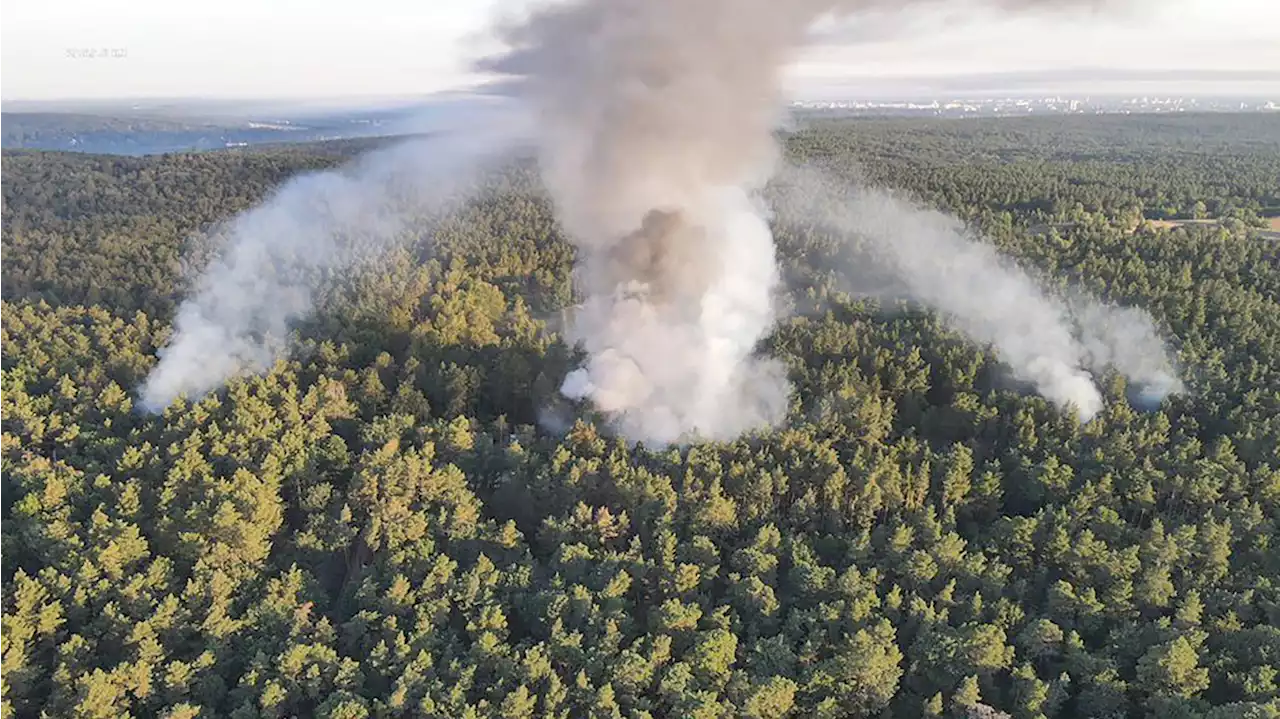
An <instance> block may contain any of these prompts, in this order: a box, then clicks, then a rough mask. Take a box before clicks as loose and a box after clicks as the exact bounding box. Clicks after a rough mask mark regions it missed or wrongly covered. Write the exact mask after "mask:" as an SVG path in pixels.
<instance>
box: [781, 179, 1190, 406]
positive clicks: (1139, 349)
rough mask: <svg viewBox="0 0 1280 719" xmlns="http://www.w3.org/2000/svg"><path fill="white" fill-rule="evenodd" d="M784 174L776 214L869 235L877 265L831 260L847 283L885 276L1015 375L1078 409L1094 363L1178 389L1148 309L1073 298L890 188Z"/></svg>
mask: <svg viewBox="0 0 1280 719" xmlns="http://www.w3.org/2000/svg"><path fill="white" fill-rule="evenodd" d="M780 179H781V182H780V183H779V184H780V185H782V186H783V187H782V189H781V190H780V191H779V192H778V193H777V194H778V198H779V199H778V200H777V203H776V204H777V212H778V214H779V217H780V218H781V219H783V220H792V221H799V222H804V223H807V224H809V225H811V226H817V227H819V228H821V229H823V230H825V231H828V232H831V233H834V234H835V235H836V236H839V237H845V238H849V239H852V238H857V239H858V240H860V241H862V242H863V243H865V244H866V245H867V247H868V250H869V252H870V253H871V254H872V255H873V257H874V259H875V261H874V267H863V268H851V267H844V268H836V269H837V271H842V274H844V275H845V276H846V277H848V278H853V277H857V278H858V280H855V281H851V282H850V283H849V285H848V289H851V290H855V291H857V290H859V289H861V287H860V283H866V282H868V280H873V279H875V278H880V279H888V280H890V281H891V282H892V283H893V284H894V285H895V286H897V287H901V288H902V289H901V296H903V297H904V298H906V299H910V300H913V301H915V302H919V303H920V304H923V305H926V306H928V307H930V308H932V309H934V310H936V311H937V312H938V313H939V315H940V316H941V317H942V318H943V319H944V320H945V321H946V322H947V324H948V325H950V326H951V327H953V328H954V329H956V330H957V331H959V332H961V333H963V334H964V335H966V336H968V337H969V338H971V339H972V340H974V341H976V342H979V343H982V344H990V345H991V346H993V347H994V348H995V349H996V351H997V356H998V357H999V358H1000V359H1001V360H1002V361H1003V362H1004V363H1005V364H1006V365H1008V366H1009V368H1010V369H1011V370H1012V371H1013V373H1014V375H1015V376H1016V377H1017V378H1018V379H1020V380H1022V381H1024V382H1028V383H1030V384H1032V385H1033V386H1034V387H1035V388H1036V391H1038V392H1039V393H1040V394H1041V395H1043V396H1044V397H1045V398H1046V399H1048V400H1049V401H1050V402H1053V403H1054V404H1055V405H1058V406H1059V407H1061V408H1062V409H1064V410H1068V411H1073V412H1075V414H1076V416H1077V417H1078V418H1079V419H1080V420H1081V421H1088V420H1090V419H1092V418H1093V417H1094V416H1095V415H1096V414H1097V413H1098V412H1099V411H1101V410H1102V407H1103V398H1102V394H1101V392H1099V390H1098V388H1097V387H1096V386H1095V384H1094V381H1093V376H1092V372H1102V371H1105V370H1106V369H1108V368H1113V369H1115V370H1116V371H1118V372H1120V373H1121V374H1123V375H1125V376H1126V377H1128V378H1129V379H1130V380H1131V381H1132V382H1134V383H1136V384H1137V385H1138V386H1139V387H1141V388H1142V392H1143V395H1142V396H1143V398H1144V400H1145V403H1146V404H1148V405H1150V404H1158V403H1159V402H1160V401H1162V400H1163V399H1164V397H1165V396H1167V395H1169V394H1172V393H1176V392H1180V391H1181V390H1182V384H1181V382H1180V381H1179V380H1178V379H1177V375H1176V373H1175V370H1174V368H1173V362H1172V360H1171V359H1170V357H1169V355H1168V351H1167V350H1166V348H1165V344H1164V342H1163V340H1161V339H1160V337H1159V334H1158V332H1157V330H1156V328H1155V325H1154V323H1153V322H1152V320H1151V318H1150V316H1149V315H1147V313H1145V312H1143V311H1141V310H1138V309H1134V308H1120V307H1112V306H1109V305H1106V304H1103V303H1101V302H1099V301H1097V300H1095V299H1093V298H1091V297H1088V296H1086V295H1084V294H1081V293H1077V294H1076V295H1075V296H1074V297H1073V298H1072V299H1071V301H1066V300H1062V299H1059V298H1056V297H1054V296H1052V295H1051V294H1049V293H1048V292H1047V291H1046V290H1044V289H1043V288H1041V287H1040V286H1039V284H1038V283H1037V282H1036V280H1035V279H1034V278H1033V277H1032V276H1031V275H1030V274H1028V273H1027V272H1026V271H1025V270H1023V269H1022V268H1020V267H1019V266H1018V265H1017V264H1016V263H1014V262H1013V261H1012V260H1010V259H1008V258H1006V257H1002V256H1001V255H1000V254H999V253H998V252H997V251H996V249H995V248H994V247H993V246H992V245H990V244H986V243H984V242H982V241H980V240H979V239H978V238H977V237H975V236H973V235H972V234H971V233H970V232H969V231H968V230H967V229H966V228H965V226H964V225H963V224H962V223H961V222H960V221H959V220H958V219H956V218H954V217H951V216H948V215H945V214H943V213H941V212H937V211H935V210H929V209H926V208H923V207H920V206H917V205H915V204H913V203H912V202H910V201H909V200H906V199H904V198H902V197H900V196H897V195H895V194H894V193H891V192H887V191H885V190H880V189H875V188H868V187H848V186H845V185H843V184H842V183H841V182H839V181H836V180H834V179H833V178H831V177H829V176H825V175H823V174H822V173H821V172H820V171H818V170H816V169H813V168H798V167H790V168H787V169H786V170H785V171H784V172H783V173H782V175H781V178H780Z"/></svg>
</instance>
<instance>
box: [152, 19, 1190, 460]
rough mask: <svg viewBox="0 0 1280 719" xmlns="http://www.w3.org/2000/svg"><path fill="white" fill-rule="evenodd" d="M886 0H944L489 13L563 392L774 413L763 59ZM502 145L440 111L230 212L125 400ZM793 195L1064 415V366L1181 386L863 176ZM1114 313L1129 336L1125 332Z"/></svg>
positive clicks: (1103, 311)
mask: <svg viewBox="0 0 1280 719" xmlns="http://www.w3.org/2000/svg"><path fill="white" fill-rule="evenodd" d="M904 4H906V5H919V6H931V5H940V4H946V3H944V2H943V0H918V1H917V2H915V3H901V2H890V1H889V0H844V1H843V2H842V1H840V0H789V1H779V0H574V1H571V2H558V3H556V4H554V5H549V6H547V7H544V8H542V9H540V10H538V11H536V12H534V13H533V14H531V15H530V16H529V17H527V18H526V19H525V20H524V21H522V22H520V23H518V24H516V25H513V26H510V27H507V28H505V31H504V33H503V34H504V40H506V42H507V45H508V47H509V48H510V49H509V50H508V51H506V52H505V53H503V54H501V55H500V56H498V57H494V58H491V59H489V60H486V61H484V62H482V63H480V65H479V67H480V69H482V70H485V71H490V72H495V73H497V74H500V75H503V76H506V78H507V80H508V87H509V89H510V90H511V91H512V93H513V94H514V95H516V96H517V97H518V98H520V99H522V100H523V101H524V103H525V106H526V108H527V109H528V110H529V111H531V113H532V120H533V134H534V138H535V140H536V144H537V146H538V149H539V164H540V168H541V172H542V175H543V180H544V184H545V185H546V187H547V189H548V190H549V192H550V193H551V196H552V198H553V200H554V202H555V207H556V213H557V219H558V220H559V223H560V225H561V227H562V228H563V230H564V231H565V233H566V235H567V236H568V237H569V239H570V240H571V241H572V242H573V243H574V245H575V246H576V247H577V250H578V260H577V266H576V269H575V278H576V284H577V285H578V288H579V290H580V291H581V292H582V294H583V295H584V296H585V301H584V302H583V304H582V306H581V307H579V308H578V310H577V312H575V315H574V317H575V321H574V322H573V323H572V326H571V328H570V329H569V332H568V336H569V339H570V340H572V341H574V342H577V343H580V344H581V345H582V346H583V347H584V348H585V350H586V353H587V359H586V361H585V363H584V364H583V366H581V367H580V368H578V369H576V370H574V371H573V372H571V373H570V374H569V375H568V376H567V377H566V378H565V380H564V383H563V385H562V387H561V392H562V394H564V395H566V396H568V397H570V398H573V399H578V400H584V401H589V402H591V403H592V404H593V405H594V406H595V407H596V408H597V409H598V410H600V411H602V412H604V413H605V414H606V415H607V416H608V417H609V418H610V421H611V422H613V424H614V425H615V427H616V429H617V430H619V431H620V432H621V433H622V434H624V435H625V436H627V437H628V438H630V439H632V440H639V441H645V442H648V443H651V444H668V443H673V442H681V441H686V440H693V439H697V438H703V439H724V440H727V439H732V438H735V437H738V436H740V435H742V434H743V433H746V432H750V431H753V430H757V429H764V428H768V427H770V426H772V425H775V424H777V423H779V422H780V421H782V420H783V419H784V417H785V415H786V413H787V410H788V406H789V394H790V387H789V385H788V382H787V380H786V375H785V372H784V371H783V368H782V366H781V364H780V363H778V362H776V361H773V360H770V359H767V358H762V357H760V356H758V354H757V344H758V343H759V342H760V340H761V339H762V338H764V337H765V336H766V335H767V334H768V333H769V332H770V331H771V330H772V328H773V327H774V326H775V325H776V323H777V321H778V319H779V318H778V314H779V310H778V309H777V307H776V306H775V298H776V296H777V295H778V293H779V292H780V290H781V288H780V274H779V269H778V264H777V262H776V259H775V256H774V252H775V250H774V243H773V238H772V235H771V232H770V228H769V220H770V211H769V210H768V209H767V208H766V206H765V203H764V202H763V201H762V191H763V188H764V186H765V185H766V183H767V182H768V181H769V179H770V178H771V177H772V176H773V175H774V174H775V169H776V165H777V162H778V159H779V155H780V153H779V147H778V145H777V143H776V142H775V139H774V129H775V128H776V127H778V125H779V124H780V122H781V121H782V119H783V113H782V109H783V103H782V102H781V78H782V72H783V69H784V68H785V67H786V66H787V65H788V63H789V62H790V61H791V60H793V59H794V58H795V53H796V52H797V51H798V49H799V48H801V46H802V45H803V44H804V42H805V40H806V37H807V35H808V33H809V31H810V28H811V27H812V26H813V24H814V23H815V21H817V20H819V19H824V18H830V17H833V16H838V15H840V14H841V13H846V12H857V11H865V10H869V9H874V10H877V11H881V12H885V11H894V10H896V9H898V8H899V7H901V6H902V5H904ZM985 4H987V5H991V6H994V7H996V8H998V9H1037V8H1042V9H1051V8H1058V7H1062V6H1064V5H1069V4H1071V3H1063V2H1051V1H1050V0H1038V1H1033V0H1021V1H1019V0H991V1H989V2H987V3H985ZM1076 4H1084V5H1092V4H1095V3H1094V2H1090V0H1080V2H1078V3H1076ZM950 6H952V7H954V6H956V3H950ZM505 146H506V143H505V141H504V142H495V139H494V137H492V136H486V135H477V134H463V135H453V136H452V137H450V138H446V139H445V140H443V141H436V142H431V143H429V144H427V145H424V146H422V147H419V148H417V151H410V150H407V149H406V148H400V149H397V150H393V151H391V152H389V153H384V154H382V155H379V156H376V157H373V158H370V159H366V160H365V161H364V162H363V163H362V164H361V165H360V166H358V167H357V168H355V169H354V170H351V171H348V172H346V173H344V174H333V173H328V174H321V175H313V176H309V177H304V178H301V179H299V180H296V181H294V182H292V183H290V184H289V185H287V186H286V187H285V188H284V189H283V190H282V191H280V192H279V193H278V194H277V195H276V196H275V197H273V198H272V199H271V200H270V201H268V202H267V203H266V204H264V205H263V206H261V207H259V208H257V209H255V210H253V211H252V212H250V213H247V214H246V215H243V216H241V217H239V218H237V219H236V220H235V221H234V222H233V223H232V225H231V228H230V235H231V239H230V241H229V243H228V245H227V250H226V252H225V254H224V255H223V256H222V257H221V258H220V259H219V260H217V261H216V262H215V263H213V265H212V266H211V267H210V268H209V269H208V270H207V271H206V273H205V274H204V276H203V277H202V278H201V280H200V281H199V284H198V287H197V290H196V293H195V295H194V296H193V297H192V298H191V299H189V300H188V301H187V302H186V303H184V305H183V306H182V308H181V309H180V311H179V315H178V318H177V321H176V327H175V335H174V337H173V339H172V341H171V342H170V344H169V346H168V347H166V348H165V350H164V351H163V353H162V357H161V361H160V364H159V365H158V366H157V368H156V370H155V371H154V372H153V373H152V375H151V376H150V377H149V378H148V380H147V383H146V385H145V386H144V387H143V390H142V395H143V405H144V406H145V407H148V408H150V409H152V410H158V409H160V408H162V407H164V406H166V405H167V404H168V403H170V402H171V401H172V400H173V399H174V398H176V397H177V396H179V395H183V394H186V395H189V396H198V395H200V394H203V393H204V392H207V391H209V390H211V389H213V388H215V387H217V386H218V385H219V384H221V383H222V382H224V381H225V380H226V379H227V378H229V377H231V376H233V375H235V374H237V373H241V372H261V371H264V370H265V369H267V368H268V367H269V366H270V364H271V363H273V362H274V361H275V360H276V359H278V358H279V357H280V355H281V353H282V351H283V349H284V347H285V345H284V338H285V336H286V335H287V333H288V331H289V330H290V328H291V327H292V326H293V324H294V323H296V322H297V321H298V320H299V319H300V318H302V317H305V316H306V315H307V314H308V313H310V312H311V311H312V305H313V302H312V294H313V292H314V290H315V288H316V287H317V282H318V281H319V280H318V279H317V278H318V277H323V276H324V275H325V274H326V273H332V272H336V271H342V270H344V269H345V268H347V267H349V266H350V265H351V263H352V262H353V261H354V259H353V258H355V257H357V256H359V255H360V253H362V252H369V251H376V250H377V248H379V247H384V246H386V245H388V244H389V243H394V242H396V241H397V238H398V237H399V236H400V235H402V234H403V229H404V218H405V217H406V211H405V209H404V205H405V204H406V203H407V204H408V205H410V206H414V207H418V208H422V207H428V208H433V207H437V206H439V205H440V197H441V187H451V186H453V185H454V183H455V180H456V177H457V175H458V174H466V173H467V172H468V171H469V170H471V169H473V168H475V167H476V166H477V164H478V161H479V159H480V158H482V157H485V156H489V155H492V154H495V152H496V150H495V147H505ZM446 194H447V193H446ZM805 202H807V203H808V204H809V205H812V206H810V207H808V210H807V211H811V212H813V213H815V216H816V217H820V218H821V219H822V220H823V222H825V223H826V224H827V225H828V226H830V227H831V228H833V229H835V230H837V231H839V232H845V233H851V234H859V235H861V236H866V237H870V238H871V239H872V241H873V243H874V244H875V245H876V246H877V247H879V248H880V250H881V252H882V253H883V254H885V255H886V256H887V257H888V258H889V260H890V262H889V264H890V266H892V267H893V268H894V270H893V271H894V273H895V276H896V277H897V278H898V279H899V280H900V281H901V282H902V283H903V284H905V285H906V286H907V287H908V288H909V293H910V294H911V295H912V296H913V297H915V298H917V299H918V300H920V301H922V302H925V303H927V304H929V305H930V306H932V307H935V308H937V309H938V310H939V312H940V313H942V314H943V315H944V316H945V317H947V318H948V319H949V320H950V321H951V322H952V323H953V325H954V326H956V327H957V328H958V329H960V330H961V331H963V332H965V333H966V334H968V335H969V336H971V337H972V338H973V339H975V340H977V341H980V342H988V343H992V344H994V345H995V346H996V347H997V348H998V350H999V351H1000V353H1001V356H1002V358H1003V359H1004V360H1005V361H1007V362H1008V363H1009V364H1010V366H1011V367H1012V368H1013V369H1014V371H1015V372H1016V373H1017V374H1018V375H1019V376H1020V377H1022V378H1024V379H1025V380H1027V381H1029V382H1032V383H1034V384H1035V386H1036V387H1038V388H1039V390H1040V391H1041V392H1043V393H1044V394H1045V395H1046V396H1047V397H1048V398H1049V399H1050V400H1052V401H1054V402H1055V403H1057V404H1059V405H1061V406H1063V407H1073V408H1074V410H1075V412H1076V413H1077V414H1078V416H1079V417H1080V418H1081V419H1087V418H1089V417H1091V416H1092V415H1093V414H1095V413H1096V412H1097V411H1098V410H1099V409H1100V407H1101V404H1102V399H1101V395H1100V394H1099V392H1098V391H1097V389H1096V387H1095V386H1094V385H1093V382H1092V380H1091V379H1090V376H1089V374H1088V373H1087V371H1086V370H1087V369H1094V368H1096V367H1098V366H1101V365H1114V366H1116V367H1117V368H1118V369H1120V370H1121V371H1122V372H1126V373H1130V374H1131V376H1137V377H1140V378H1141V379H1140V381H1141V382H1142V384H1143V386H1144V387H1146V388H1148V389H1149V391H1150V392H1151V393H1152V397H1153V398H1155V399H1158V398H1160V397H1162V396H1163V393H1167V392H1171V391H1177V390H1178V389H1179V387H1180V386H1179V384H1178V383H1177V379H1176V375H1174V374H1173V372H1172V370H1171V369H1170V365H1169V362H1168V361H1167V360H1165V359H1163V349H1162V347H1161V346H1160V345H1161V343H1160V342H1159V339H1158V336H1157V335H1156V334H1155V332H1154V330H1152V329H1151V325H1150V322H1149V321H1147V319H1146V318H1145V316H1143V315H1140V314H1136V313H1133V312H1129V313H1123V314H1116V313H1115V312H1113V311H1112V310H1111V309H1110V308H1106V307H1104V306H1103V305H1101V304H1099V303H1096V302H1094V301H1092V300H1088V301H1087V302H1084V303H1083V304H1081V305H1080V307H1082V308H1084V310H1083V311H1082V312H1081V316H1082V317H1084V318H1085V321H1086V324H1087V325H1088V327H1087V328H1086V329H1085V331H1083V332H1082V333H1080V334H1079V335H1077V334H1074V333H1073V331H1072V326H1071V324H1070V322H1069V321H1068V319H1067V315H1068V314H1069V313H1068V311H1067V309H1066V307H1065V305H1063V304H1062V303H1060V302H1056V301H1054V300H1052V299H1050V298H1049V297H1048V296H1047V295H1046V294H1045V293H1044V292H1042V291H1041V290H1040V289H1039V288H1038V287H1037V286H1036V284H1035V282H1033V281H1032V279H1031V278H1030V277H1029V276H1028V275H1026V274H1025V273H1023V272H1021V271H1020V270H1018V269H1017V268H1016V267H1015V266H1014V265H1012V264H1010V263H1008V262H1006V261H1005V260H1003V259H1002V258H1001V257H1000V256H999V255H998V254H997V253H996V252H995V251H994V250H993V249H991V248H990V247H989V246H987V245H984V244H982V243H979V242H975V241H973V240H971V239H968V238H967V236H966V235H965V234H964V233H963V231H962V229H961V228H960V227H959V226H958V224H957V223H956V222H955V221H954V220H951V219H949V218H947V217H945V216H943V215H941V214H938V213H934V212H929V211H926V210H922V209H920V208H917V207H914V206H911V205H909V204H908V203H904V202H901V201H898V200H895V199H893V198H892V197H890V196H889V195H887V194H885V193H876V192H871V191H862V192H860V193H857V194H856V196H855V197H854V198H853V199H852V200H851V201H850V202H849V203H848V204H843V205H841V204H839V203H836V202H826V203H825V204H820V206H818V205H814V198H808V199H807V200H806V201H805ZM804 207H806V205H805V203H789V204H784V205H783V206H782V207H781V208H780V209H781V210H783V211H784V212H795V211H797V208H804ZM818 213H820V214H818ZM353 248H355V250H353ZM356 250H358V251H356ZM1086 299H1087V298H1086ZM1090 303H1092V304H1090ZM1134 333H1136V336H1141V337H1143V338H1144V343H1140V344H1134V343H1130V342H1129V340H1130V339H1131V338H1132V337H1133V336H1135V334H1134ZM1140 348H1141V349H1140ZM1157 349H1158V350H1159V351H1157Z"/></svg>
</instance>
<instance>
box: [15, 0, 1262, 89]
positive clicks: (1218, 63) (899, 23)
mask: <svg viewBox="0 0 1280 719" xmlns="http://www.w3.org/2000/svg"><path fill="white" fill-rule="evenodd" d="M526 4H527V2H524V0H518V1H515V2H512V1H511V0H479V1H477V2H447V1H445V2H409V1H408V0H366V1H364V2H361V3H360V4H359V5H358V6H354V5H352V4H349V3H343V2H335V1H334V0H309V1H308V2H302V1H301V0H273V2H270V3H261V2H251V1H250V0H226V1H225V2H220V3H217V4H213V3H172V2H165V1H163V0H106V1H105V2H103V1H100V0H50V1H48V2H22V3H10V4H9V5H7V6H6V8H5V17H4V23H3V25H2V30H0V32H2V33H3V38H2V39H3V42H2V43H0V60H2V62H0V69H2V71H3V78H2V82H0V88H2V92H3V96H4V99H6V100H15V99H55V98H109V97H278V98H285V97H317V96H329V97H332V96H345V95H365V94H370V95H403V94H416V93H428V92H436V91H439V90H443V89H448V88H456V87H459V86H465V85H467V84H468V83H470V82H473V81H474V80H475V77H474V76H470V75H468V73H467V71H466V69H465V68H466V67H467V65H468V62H469V61H470V60H471V59H472V58H474V57H476V56H477V55H480V54H484V53H486V52H487V51H489V50H492V49H493V48H494V44H493V41H492V40H490V39H489V38H488V36H487V34H486V33H485V29H486V27H487V26H488V25H489V23H490V21H491V20H492V18H493V17H494V16H495V13H507V14H510V13H513V12H517V11H518V10H519V8H520V7H521V6H522V5H526ZM957 18H958V15H957V14H956V13H951V14H938V13H920V14H915V15H900V14H893V15H880V16H871V17H867V18H863V19H860V20H858V21H856V22H854V23H849V24H845V25H842V26H840V27H835V28H824V29H823V30H824V32H822V33H821V34H820V35H819V36H818V37H816V38H815V44H814V45H813V46H812V47H811V48H810V49H809V50H808V51H807V52H806V53H804V55H803V56H802V57H801V58H800V59H799V61H798V62H797V63H795V64H794V65H793V66H792V68H791V71H790V73H789V79H790V82H789V85H790V86H791V87H792V88H794V89H795V91H796V92H799V93H812V92H815V91H816V92H819V93H820V92H822V89H823V88H826V87H830V86H833V85H838V84H840V83H844V84H848V83H850V82H853V83H857V82H864V83H866V84H867V86H871V87H874V86H876V84H877V82H879V84H881V85H883V84H884V83H885V82H892V78H898V77H908V78H909V77H913V76H935V75H958V74H984V73H993V72H1008V71H1018V72H1044V71H1064V70H1074V69H1078V68H1082V67H1086V68H1105V69H1108V70H1111V71H1116V70H1119V71H1126V72H1130V73H1131V74H1132V73H1134V72H1137V73H1138V74H1141V73H1149V72H1151V71H1161V70H1163V71H1178V72H1182V71H1216V72H1217V73H1218V75H1217V76H1214V78H1210V79H1204V78H1201V79H1199V80H1197V79H1195V78H1194V77H1191V76H1189V77H1187V78H1182V79H1185V81H1186V82H1189V83H1196V84H1197V86H1198V87H1199V88H1201V89H1215V88H1216V86H1217V84H1218V83H1221V82H1231V83H1233V84H1234V85H1235V86H1238V87H1239V89H1240V90H1253V91H1256V92H1258V93H1260V94H1268V93H1280V77H1277V75H1278V74H1280V3H1277V2H1275V1H1274V0H1184V1H1183V2H1179V3H1150V4H1148V5H1145V6H1141V7H1140V8H1139V9H1138V10H1136V11H1133V12H1130V13H1128V14H1125V15H1116V16H1106V17H1103V16H1088V15H1085V16H1079V17H1077V18H1074V19H1066V18H1064V17H1063V16H1055V17H1053V18H1034V17H1033V18H1020V19H1007V18H1005V19H998V20H997V19H981V18H979V19H976V20H975V19H972V18H970V19H969V21H968V22H966V23H959V22H958V19H957ZM876 78H889V80H879V81H877V80H876ZM1224 78H1225V79H1224ZM1179 81H1180V78H1179V76H1178V74H1177V73H1174V75H1173V76H1172V77H1170V78H1168V81H1167V82H1168V83H1171V84H1176V83H1177V82H1179ZM1124 82H1126V80H1124V79H1123V77H1122V78H1121V79H1120V80H1118V81H1117V84H1118V87H1119V88H1122V87H1123V83H1124ZM1162 82H1163V81H1162Z"/></svg>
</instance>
